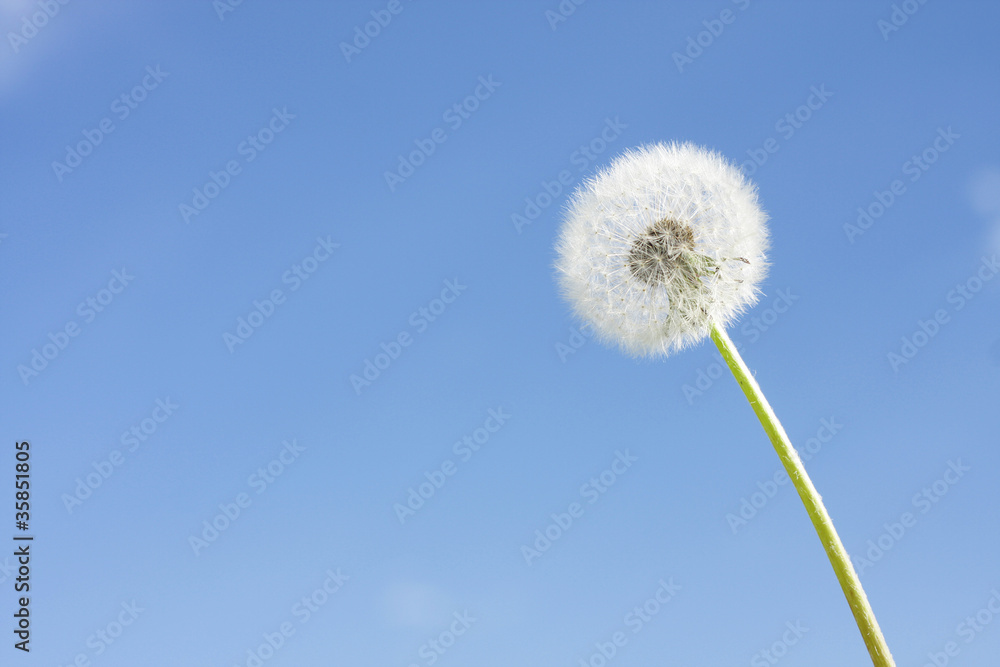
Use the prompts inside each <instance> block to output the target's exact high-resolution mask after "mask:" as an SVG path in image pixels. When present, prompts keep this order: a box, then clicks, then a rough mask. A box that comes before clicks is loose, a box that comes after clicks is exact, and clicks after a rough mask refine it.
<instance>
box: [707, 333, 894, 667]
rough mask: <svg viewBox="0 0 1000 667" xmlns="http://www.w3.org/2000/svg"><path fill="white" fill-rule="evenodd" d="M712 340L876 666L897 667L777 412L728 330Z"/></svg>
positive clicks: (838, 539)
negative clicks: (819, 544) (812, 529)
mask: <svg viewBox="0 0 1000 667" xmlns="http://www.w3.org/2000/svg"><path fill="white" fill-rule="evenodd" d="M712 340H714V341H715V344H716V345H718V347H719V351H720V352H722V356H723V357H724V358H725V360H726V363H727V364H729V369H730V370H731V371H732V372H733V375H735V376H736V381H737V382H738V383H739V385H740V388H742V389H743V393H744V394H746V397H747V400H749V401H750V406H751V407H752V408H753V411H754V412H755V413H757V418H758V419H759V420H760V423H761V424H762V425H763V426H764V430H765V431H766V432H767V436H768V437H769V438H770V439H771V444H773V445H774V449H775V451H777V452H778V458H780V459H781V463H782V465H784V466H785V470H786V471H788V477H789V478H790V479H791V480H792V483H793V484H795V489H796V490H797V491H798V492H799V497H800V498H802V503H803V504H804V505H805V506H806V512H808V513H809V518H810V519H811V520H812V523H813V526H814V527H815V528H816V532H817V533H818V534H819V539H820V541H821V542H822V543H823V548H824V549H826V555H827V556H828V557H829V559H830V564H831V565H833V571H834V572H835V573H836V574H837V580H838V581H839V582H840V587H841V588H842V589H843V590H844V595H845V596H846V597H847V603H848V604H849V605H850V606H851V612H852V613H853V614H854V620H855V621H856V622H857V624H858V628H859V629H860V630H861V636H862V637H863V638H864V640H865V645H866V646H867V647H868V653H869V654H870V655H871V658H872V662H873V663H874V664H875V667H895V664H896V663H895V662H893V660H892V655H891V654H890V653H889V647H888V646H887V645H886V643H885V638H884V637H883V636H882V630H880V629H879V627H878V621H876V620H875V613H874V612H873V611H872V608H871V605H870V604H868V597H867V596H866V595H865V591H864V589H862V588H861V581H860V580H858V575H857V573H856V572H855V571H854V566H853V565H852V564H851V559H850V557H848V555H847V550H846V549H844V545H843V543H842V542H841V541H840V537H839V536H838V535H837V530H836V529H835V528H834V527H833V520H832V519H830V515H829V514H827V511H826V507H824V506H823V500H822V498H821V497H820V495H819V492H817V491H816V487H815V486H813V483H812V480H810V479H809V475H807V474H806V469H805V466H804V465H802V459H800V458H799V455H798V452H796V451H795V448H794V447H793V446H792V443H791V441H790V440H789V439H788V434H786V433H785V429H784V428H783V427H782V426H781V422H779V421H778V418H777V417H776V416H775V414H774V410H772V409H771V405H770V404H769V403H768V402H767V399H766V398H764V394H763V393H762V392H761V390H760V386H759V385H758V384H757V381H756V380H755V379H754V377H753V375H752V374H751V373H750V369H749V368H747V365H746V364H745V363H744V362H743V359H742V357H740V353H739V352H738V351H737V349H736V346H735V345H733V341H732V340H731V339H730V338H729V335H728V334H726V332H725V330H724V329H722V328H721V327H719V326H717V325H715V324H713V325H712Z"/></svg>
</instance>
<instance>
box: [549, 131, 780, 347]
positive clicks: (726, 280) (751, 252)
mask: <svg viewBox="0 0 1000 667" xmlns="http://www.w3.org/2000/svg"><path fill="white" fill-rule="evenodd" d="M766 223H767V215H766V214H765V213H764V212H763V211H762V210H761V208H760V206H759V205H758V202H757V191H756V188H755V187H754V186H753V185H752V184H751V183H749V182H748V181H747V179H746V178H745V177H744V176H743V174H742V172H740V171H739V170H738V169H736V168H735V167H734V166H732V165H731V164H730V163H729V162H727V161H726V160H725V159H724V158H723V157H722V156H720V155H719V154H717V153H714V152H712V151H709V150H707V149H704V148H700V147H697V146H694V145H692V144H653V145H647V146H641V147H639V148H636V149H633V150H630V151H627V152H625V153H624V154H622V155H620V156H619V157H617V158H616V159H615V160H614V161H613V162H612V163H611V165H610V166H608V167H607V168H606V169H605V170H603V171H602V172H600V173H599V174H598V175H597V176H596V177H594V178H592V179H590V180H588V181H587V182H585V183H583V184H582V185H581V186H580V187H579V188H578V189H577V191H576V192H575V193H574V194H573V197H572V198H571V201H570V203H569V209H568V211H567V213H566V219H565V222H564V223H563V226H562V229H561V232H560V235H559V240H558V242H557V246H556V249H557V251H558V255H559V257H558V259H557V261H556V270H557V272H558V276H559V284H560V287H561V289H562V292H563V294H564V296H565V297H566V298H567V300H568V301H569V302H570V304H571V305H572V307H573V310H574V311H575V313H576V314H577V316H579V317H580V318H581V319H583V320H585V321H587V322H589V323H590V324H591V325H592V326H593V328H594V331H595V333H596V335H597V337H598V338H600V339H602V340H604V341H605V342H608V343H614V344H617V345H618V346H619V347H621V348H622V350H624V351H625V352H627V353H629V354H631V355H633V356H666V355H669V354H671V353H673V352H676V351H678V350H680V349H682V348H684V347H686V346H687V345H691V344H693V343H696V342H698V341H700V340H701V339H703V338H704V337H706V336H707V335H708V333H709V330H710V328H711V325H712V323H713V322H714V323H717V324H718V325H719V326H726V325H728V324H729V323H731V322H732V321H733V320H734V319H735V318H736V317H738V316H739V315H740V314H741V313H743V312H744V311H745V310H746V309H747V308H748V307H750V306H752V305H753V304H755V303H756V302H757V298H758V296H759V293H760V292H759V285H760V282H761V280H762V279H763V278H764V276H765V275H766V273H767V258H766V252H767V247H768V237H767V226H766Z"/></svg>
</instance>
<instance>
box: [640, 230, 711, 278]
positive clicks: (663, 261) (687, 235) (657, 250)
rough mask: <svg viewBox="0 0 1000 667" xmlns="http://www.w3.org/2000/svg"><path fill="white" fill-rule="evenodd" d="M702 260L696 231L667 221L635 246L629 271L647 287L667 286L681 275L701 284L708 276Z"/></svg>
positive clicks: (643, 234) (648, 231)
mask: <svg viewBox="0 0 1000 667" xmlns="http://www.w3.org/2000/svg"><path fill="white" fill-rule="evenodd" d="M700 259H702V256H701V255H699V254H698V253H695V252H694V231H693V230H692V229H691V228H690V227H689V226H687V225H685V224H684V223H681V222H678V221H676V220H671V219H670V218H664V219H663V220H660V221H659V222H656V223H654V224H652V225H651V226H650V227H649V228H648V229H647V230H646V231H644V232H643V233H641V234H639V235H638V237H636V239H635V240H634V241H633V242H632V248H631V250H630V251H629V255H628V268H629V270H630V271H631V272H632V275H633V276H635V278H636V279H638V280H641V281H642V282H644V283H646V284H647V285H654V286H655V285H663V284H665V283H667V282H669V281H671V280H673V279H674V277H675V276H677V275H679V276H681V277H683V278H685V279H687V280H689V281H690V280H692V279H695V280H697V278H698V276H699V275H703V274H704V269H705V267H704V266H701V264H704V262H702V261H699V260H700Z"/></svg>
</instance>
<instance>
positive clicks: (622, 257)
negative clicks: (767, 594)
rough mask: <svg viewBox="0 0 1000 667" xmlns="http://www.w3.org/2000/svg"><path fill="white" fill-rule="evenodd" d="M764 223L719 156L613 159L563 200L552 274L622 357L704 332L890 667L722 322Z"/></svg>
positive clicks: (797, 466) (760, 268)
mask: <svg viewBox="0 0 1000 667" xmlns="http://www.w3.org/2000/svg"><path fill="white" fill-rule="evenodd" d="M766 222H767V216H766V215H765V214H764V212H763V211H762V210H761V209H760V206H759V205H758V203H757V192H756V190H755V189H754V187H753V186H752V185H751V184H750V183H748V182H747V181H746V179H745V178H744V177H743V174H742V173H741V172H740V171H738V170H737V169H736V168H735V167H733V166H732V165H730V164H729V163H728V162H727V161H726V160H724V159H723V158H722V157H721V156H719V155H718V154H716V153H713V152H711V151H708V150H705V149H703V148H698V147H696V146H693V145H691V144H655V145H651V146H643V147H640V148H638V149H635V150H633V151H630V152H626V153H625V154H624V155H621V156H620V157H618V158H617V159H616V160H615V161H614V162H612V163H611V166H610V167H608V168H607V169H605V170H604V171H602V172H601V173H600V174H598V175H597V177H596V178H594V179H592V180H590V181H588V182H587V183H585V184H584V185H583V186H582V187H580V188H579V189H578V190H577V191H576V193H575V194H574V196H573V199H572V201H571V203H570V208H569V212H568V214H567V218H566V222H565V224H564V225H563V228H562V231H561V234H560V237H559V241H558V245H557V248H558V251H559V259H558V260H557V262H556V268H557V269H558V271H559V282H560V285H561V287H562V290H563V293H564V294H565V296H566V297H567V299H568V300H569V301H570V303H571V304H572V305H573V309H574V310H575V311H576V313H577V315H578V316H580V317H581V318H583V319H584V320H587V321H588V322H589V323H590V324H591V325H592V326H593V328H594V332H595V333H596V335H597V336H598V337H599V338H601V339H603V340H604V341H606V342H614V343H617V344H618V345H619V346H620V347H621V348H622V349H623V350H625V351H626V352H629V353H631V354H633V355H637V356H639V355H651V356H658V355H668V354H670V353H671V352H674V351H676V350H679V349H681V348H683V347H684V346H686V345H688V344H691V343H694V342H696V341H699V340H701V339H703V338H704V337H705V336H708V335H711V336H712V340H713V341H714V342H715V344H716V345H717V346H718V347H719V351H720V352H721V353H722V356H723V358H724V359H725V360H726V363H727V365H728V366H729V368H730V370H732V372H733V375H734V376H735V377H736V381H737V382H738V383H739V385H740V388H741V389H742V390H743V393H744V394H745V395H746V397H747V399H748V400H749V401H750V405H751V407H752V408H753V411H754V412H755V413H756V415H757V418H758V419H759V420H760V422H761V425H763V427H764V431H765V432H766V433H767V435H768V438H769V439H770V440H771V444H773V445H774V449H775V451H776V452H777V453H778V457H779V458H780V459H781V462H782V464H783V465H784V467H785V470H786V472H787V473H788V477H789V479H791V480H792V483H793V484H794V486H795V488H796V490H797V491H798V492H799V497H800V498H801V499H802V502H803V504H804V505H805V508H806V512H807V513H808V514H809V518H810V520H811V521H812V523H813V527H814V528H815V529H816V533H817V535H818V536H819V538H820V541H821V542H822V544H823V548H824V550H825V551H826V554H827V557H828V558H829V559H830V564H831V565H832V566H833V569H834V572H836V574H837V579H838V581H839V582H840V585H841V588H842V589H843V591H844V595H845V596H846V597H847V601H848V604H849V605H850V607H851V611H852V612H853V614H854V618H855V621H856V622H857V624H858V629H859V630H861V636H862V637H863V638H864V642H865V645H866V647H867V648H868V653H869V655H870V656H871V658H872V662H873V664H874V665H876V667H894V665H895V663H894V662H893V660H892V655H891V654H890V653H889V648H888V646H887V645H886V642H885V637H883V635H882V631H881V630H880V629H879V626H878V622H877V621H876V619H875V613H874V612H873V611H872V608H871V605H870V604H869V603H868V598H867V596H866V595H865V592H864V589H862V588H861V582H860V580H859V579H858V575H857V573H856V572H855V570H854V565H853V564H852V563H851V559H850V557H849V556H848V555H847V550H846V549H844V545H843V543H842V542H841V541H840V537H839V536H838V535H837V531H836V529H835V528H834V526H833V520H832V519H831V518H830V515H829V514H828V513H827V511H826V507H824V506H823V500H822V498H821V497H820V495H819V493H818V492H817V491H816V487H815V486H813V483H812V481H811V480H810V479H809V475H808V474H807V473H806V469H805V466H804V465H803V463H802V459H801V458H800V457H799V455H798V452H797V451H796V450H795V447H793V446H792V443H791V441H790V440H789V439H788V434H787V433H785V429H784V428H783V427H782V426H781V422H779V421H778V418H777V416H775V414H774V410H772V409H771V405H770V404H769V403H768V402H767V398H765V397H764V394H763V392H762V391H761V389H760V386H759V385H758V384H757V381H756V380H755V379H754V376H753V373H751V372H750V369H749V368H747V366H746V364H745V363H744V362H743V359H742V358H741V357H740V354H739V352H738V351H737V349H736V346H735V345H733V341H732V340H730V338H729V336H728V335H727V334H726V325H728V324H729V323H730V322H732V320H733V319H734V318H735V317H736V316H738V315H740V314H741V313H742V312H743V311H744V310H746V308H747V307H749V306H752V305H753V304H754V303H756V302H757V297H758V294H759V287H758V286H759V284H760V281H761V279H763V277H764V275H765V273H766V271H767V259H766V257H765V252H766V251H767V245H768V243H767V228H766V226H765V224H766Z"/></svg>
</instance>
